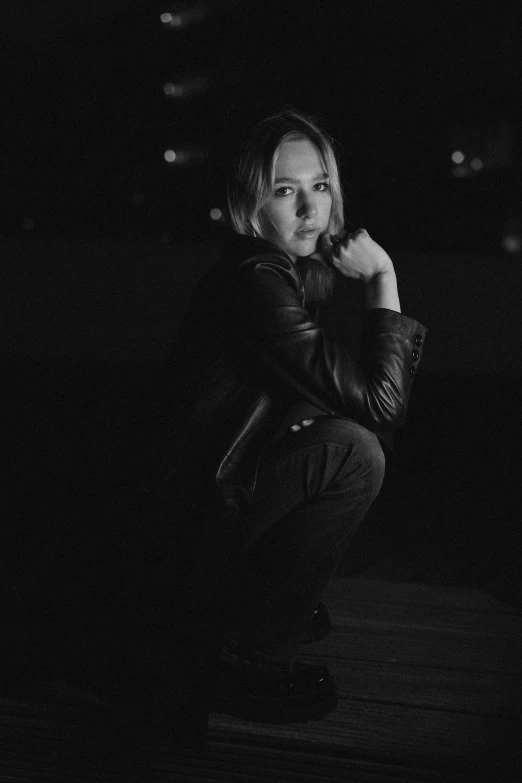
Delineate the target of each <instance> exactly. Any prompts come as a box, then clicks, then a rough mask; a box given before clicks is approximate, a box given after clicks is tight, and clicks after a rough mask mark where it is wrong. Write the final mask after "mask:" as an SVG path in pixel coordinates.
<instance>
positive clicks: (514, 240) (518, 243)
mask: <svg viewBox="0 0 522 783" xmlns="http://www.w3.org/2000/svg"><path fill="white" fill-rule="evenodd" d="M502 247H503V248H504V250H505V251H506V253H520V251H521V250H522V237H520V236H517V234H506V236H505V237H502Z"/></svg>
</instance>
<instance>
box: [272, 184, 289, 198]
mask: <svg viewBox="0 0 522 783" xmlns="http://www.w3.org/2000/svg"><path fill="white" fill-rule="evenodd" d="M282 190H292V188H291V187H289V185H283V187H282V188H277V190H276V192H275V195H276V196H287V195H288V193H281V191H282Z"/></svg>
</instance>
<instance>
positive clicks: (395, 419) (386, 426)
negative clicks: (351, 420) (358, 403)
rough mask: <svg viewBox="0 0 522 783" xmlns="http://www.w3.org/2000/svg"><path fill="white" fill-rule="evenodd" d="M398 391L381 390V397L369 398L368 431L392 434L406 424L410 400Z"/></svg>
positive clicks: (367, 411) (367, 410) (367, 409)
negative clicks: (392, 431)
mask: <svg viewBox="0 0 522 783" xmlns="http://www.w3.org/2000/svg"><path fill="white" fill-rule="evenodd" d="M385 391H386V392H387V393H385ZM397 391H398V390H397V389H388V390H383V389H381V393H380V394H379V395H375V396H372V397H368V398H367V408H366V415H367V418H368V423H367V424H366V426H367V427H368V429H371V430H372V431H373V432H390V431H391V430H395V429H397V428H398V427H401V426H402V425H403V424H404V423H405V421H406V415H407V412H408V399H407V398H406V397H405V396H404V395H403V394H400V393H397Z"/></svg>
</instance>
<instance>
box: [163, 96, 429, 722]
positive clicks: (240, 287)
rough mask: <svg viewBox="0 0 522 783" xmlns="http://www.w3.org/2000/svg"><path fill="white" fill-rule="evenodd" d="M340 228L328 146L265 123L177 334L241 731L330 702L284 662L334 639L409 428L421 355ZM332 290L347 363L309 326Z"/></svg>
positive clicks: (364, 241) (288, 125) (328, 680)
mask: <svg viewBox="0 0 522 783" xmlns="http://www.w3.org/2000/svg"><path fill="white" fill-rule="evenodd" d="M343 221H344V218H343V197H342V191H341V184H340V181H339V173H338V167H337V163H336V157H335V150H334V146H333V142H332V140H331V139H330V138H329V136H328V135H327V134H326V133H325V132H323V131H322V130H321V129H319V128H318V127H317V124H316V123H315V121H314V120H313V119H312V118H310V117H308V116H305V115H302V114H300V113H298V112H295V111H289V110H285V111H284V112H282V113H280V114H277V115H276V116H272V117H269V118H267V119H265V120H263V121H262V122H260V123H259V124H258V125H257V126H256V127H255V129H254V131H253V133H252V134H251V136H250V137H249V139H248V141H247V143H246V144H245V146H244V147H243V148H242V149H241V150H240V151H239V152H238V155H237V158H236V161H235V166H234V168H233V171H232V172H231V174H230V184H229V192H228V223H229V228H230V229H231V230H230V232H229V234H230V236H229V238H228V241H227V243H225V247H224V252H223V256H222V258H221V260H220V261H219V262H218V263H217V264H215V265H214V266H213V267H212V268H211V269H210V271H209V272H207V273H206V274H205V276H204V277H203V278H202V279H201V280H200V282H199V284H198V285H197V287H196V288H195V290H194V291H193V294H192V298H191V303H190V307H189V309H188V312H187V315H186V317H185V319H184V321H183V324H182V328H181V332H180V334H181V342H180V344H181V349H180V351H179V354H178V356H177V372H178V373H179V376H180V378H181V379H182V386H183V388H184V399H185V403H186V404H187V405H189V406H190V409H191V415H190V420H191V438H190V444H189V445H188V446H187V450H186V452H185V454H184V457H185V461H186V464H190V465H191V466H192V468H191V474H190V475H191V476H192V477H194V475H195V474H196V473H197V475H198V483H199V485H200V487H202V491H203V493H204V491H205V486H207V487H208V488H209V491H211V492H212V493H214V496H215V497H216V498H218V502H219V503H220V504H221V506H222V509H224V513H223V515H222V516H221V517H219V518H220V520H221V521H220V522H218V521H217V520H218V516H219V515H216V518H215V520H216V521H215V525H216V526H218V525H223V536H227V537H228V540H229V541H230V542H231V544H230V546H231V549H230V551H231V552H233V556H231V557H230V559H229V563H228V566H227V568H226V569H224V570H223V572H222V580H223V583H225V582H226V589H224V590H223V594H224V595H226V601H225V602H224V606H225V607H226V608H225V611H224V614H223V617H224V622H223V629H224V633H223V636H222V637H221V641H220V645H221V643H222V649H221V647H220V660H219V666H218V672H217V674H216V676H215V677H214V682H213V684H214V689H213V690H214V693H213V696H212V700H213V701H212V705H211V709H212V711H216V712H225V713H228V714H232V715H237V716H241V717H243V718H246V719H249V720H259V721H267V722H278V723H282V722H291V721H304V720H307V719H313V718H320V717H322V716H324V715H325V714H326V713H327V712H329V711H330V710H332V709H333V708H334V707H335V705H336V703H337V693H336V687H335V683H334V680H333V678H332V676H331V675H330V673H329V672H328V670H327V669H325V668H324V667H319V666H311V665H305V664H302V663H300V662H298V661H296V660H295V658H296V655H297V653H298V651H299V649H300V647H301V645H302V644H303V642H306V641H310V640H311V639H319V638H322V637H323V636H324V635H325V634H326V633H327V632H328V628H329V618H328V613H327V610H326V609H325V607H324V606H323V605H322V604H321V603H320V597H321V593H322V591H323V590H324V588H325V586H326V584H327V583H328V581H329V579H330V578H331V576H332V574H333V573H334V571H335V569H336V567H337V566H338V564H339V562H340V561H341V559H342V557H343V555H344V553H345V552H346V550H347V547H348V546H349V543H350V540H351V539H352V537H353V535H354V533H355V532H356V530H357V528H358V526H359V525H360V523H361V521H362V520H363V518H364V516H365V514H366V513H367V511H368V509H369V507H370V505H371V504H372V502H373V501H374V500H375V498H376V496H377V494H378V493H379V490H380V488H381V484H382V481H383V476H384V467H385V458H384V453H383V449H382V447H381V442H380V436H381V437H382V434H383V433H389V432H391V431H393V430H394V429H395V428H396V427H398V426H400V425H401V424H402V423H403V422H404V420H405V416H406V410H407V406H408V398H409V395H410V389H411V385H412V382H413V379H414V376H415V371H416V368H417V365H418V362H419V358H420V355H421V353H422V350H423V343H424V338H425V332H426V329H425V327H424V326H422V325H421V324H420V323H418V322H417V321H415V320H413V319H412V318H410V317H407V316H405V315H402V314H401V311H400V304H399V296H398V291H397V281H396V276H395V271H394V267H393V263H392V260H391V259H390V257H389V255H388V254H387V253H386V251H385V250H384V249H383V248H382V247H380V245H378V244H377V242H375V241H374V240H373V239H372V237H371V236H370V235H369V234H368V232H367V231H366V230H365V229H363V228H360V229H358V230H357V231H354V232H353V233H347V232H346V231H344V229H343ZM339 275H345V276H346V277H349V278H354V279H357V280H359V281H360V283H361V285H362V286H364V289H365V297H366V311H367V312H366V317H365V324H364V337H363V343H362V347H361V354H360V356H358V357H357V359H356V358H354V356H353V355H352V354H351V352H350V351H349V350H348V349H347V347H346V346H345V345H344V344H341V343H337V342H335V341H334V340H332V339H330V338H329V337H328V336H327V335H326V334H325V332H324V330H323V329H322V328H321V327H320V326H319V325H318V323H317V322H316V320H315V315H316V306H317V303H318V302H320V301H322V300H324V299H326V298H327V297H328V295H329V294H330V293H331V291H332V289H333V286H334V284H335V281H336V279H338V276H339ZM185 475H187V474H186V473H185ZM223 519H224V520H225V522H224V523H223ZM207 524H209V525H211V524H212V521H210V522H209V521H208V519H207ZM214 533H215V531H214ZM217 535H219V532H218V534H217Z"/></svg>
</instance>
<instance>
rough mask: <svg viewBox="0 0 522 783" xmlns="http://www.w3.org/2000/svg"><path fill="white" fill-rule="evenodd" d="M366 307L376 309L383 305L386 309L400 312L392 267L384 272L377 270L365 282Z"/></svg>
mask: <svg viewBox="0 0 522 783" xmlns="http://www.w3.org/2000/svg"><path fill="white" fill-rule="evenodd" d="M365 295H366V309H367V310H376V309H378V308H380V307H384V308H386V309H387V310H395V312H396V313H400V312H401V305H400V302H399V292H398V290H397V278H396V276H395V270H394V269H393V268H392V269H390V270H387V271H385V272H379V273H378V274H376V275H374V276H373V277H372V278H371V279H370V280H368V282H367V283H366V288H365Z"/></svg>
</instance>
